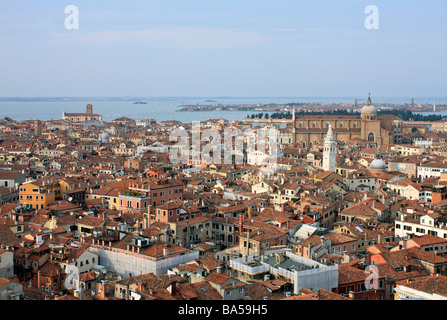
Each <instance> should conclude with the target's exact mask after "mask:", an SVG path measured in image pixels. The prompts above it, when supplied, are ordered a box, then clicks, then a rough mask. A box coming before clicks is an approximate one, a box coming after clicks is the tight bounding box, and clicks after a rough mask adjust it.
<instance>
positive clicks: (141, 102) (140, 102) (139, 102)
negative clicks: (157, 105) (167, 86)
mask: <svg viewBox="0 0 447 320" xmlns="http://www.w3.org/2000/svg"><path fill="white" fill-rule="evenodd" d="M133 104H147V102H144V101H135V102H134V103H133Z"/></svg>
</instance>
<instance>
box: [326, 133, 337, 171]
mask: <svg viewBox="0 0 447 320" xmlns="http://www.w3.org/2000/svg"><path fill="white" fill-rule="evenodd" d="M323 148H324V150H323V170H324V171H333V172H335V164H336V157H337V140H336V139H335V137H334V132H333V131H332V126H331V125H329V129H328V130H327V135H326V138H324V145H323Z"/></svg>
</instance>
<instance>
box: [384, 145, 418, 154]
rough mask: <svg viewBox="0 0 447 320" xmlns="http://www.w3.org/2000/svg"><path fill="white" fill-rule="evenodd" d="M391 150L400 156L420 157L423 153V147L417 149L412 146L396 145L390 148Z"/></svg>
mask: <svg viewBox="0 0 447 320" xmlns="http://www.w3.org/2000/svg"><path fill="white" fill-rule="evenodd" d="M391 150H394V151H396V152H397V153H399V154H400V155H402V156H413V155H421V154H423V153H424V152H425V148H424V147H418V146H413V145H397V146H393V147H391Z"/></svg>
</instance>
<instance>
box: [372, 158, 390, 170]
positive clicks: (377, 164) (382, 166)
mask: <svg viewBox="0 0 447 320" xmlns="http://www.w3.org/2000/svg"><path fill="white" fill-rule="evenodd" d="M369 168H370V169H371V170H386V162H385V161H383V160H382V159H374V160H373V161H372V162H371V164H370V165H369Z"/></svg>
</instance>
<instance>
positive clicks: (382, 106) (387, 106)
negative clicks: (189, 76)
mask: <svg viewBox="0 0 447 320" xmlns="http://www.w3.org/2000/svg"><path fill="white" fill-rule="evenodd" d="M362 107H363V105H362V104H347V103H338V104H337V103H333V104H320V103H298V102H291V103H286V104H275V103H268V104H262V103H256V104H221V103H217V104H195V105H181V106H178V109H177V111H178V112H192V111H197V112H201V111H251V112H253V111H260V112H272V113H274V112H292V111H293V109H295V112H306V113H308V112H332V111H339V110H340V111H343V112H346V113H353V112H357V111H359V110H360V109H361V108H362ZM376 107H377V108H378V109H379V110H383V111H388V110H408V111H411V112H433V109H434V107H433V105H432V104H391V103H377V104H376ZM441 110H447V105H446V104H439V105H437V106H436V111H441Z"/></svg>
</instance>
